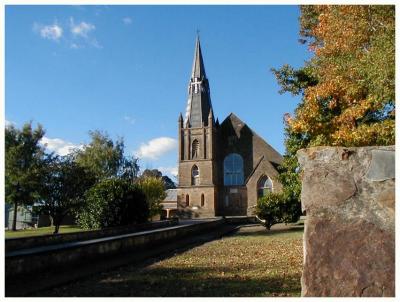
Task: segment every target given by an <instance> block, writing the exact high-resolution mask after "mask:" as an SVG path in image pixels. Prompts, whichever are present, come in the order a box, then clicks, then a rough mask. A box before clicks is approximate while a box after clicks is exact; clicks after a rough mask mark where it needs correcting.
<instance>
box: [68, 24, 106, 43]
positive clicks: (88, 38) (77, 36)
mask: <svg viewBox="0 0 400 302" xmlns="http://www.w3.org/2000/svg"><path fill="white" fill-rule="evenodd" d="M69 26H70V32H71V35H72V39H73V42H72V43H70V47H71V48H73V49H78V48H83V47H84V45H85V44H86V45H91V46H93V47H96V48H102V46H101V45H100V43H99V42H98V41H97V40H96V38H95V37H93V35H92V32H93V31H94V30H95V29H96V26H94V24H91V23H88V22H84V21H82V22H80V23H75V21H74V18H72V17H70V18H69ZM76 40H78V41H79V43H77V42H76Z"/></svg>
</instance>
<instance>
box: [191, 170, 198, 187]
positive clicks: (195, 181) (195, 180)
mask: <svg viewBox="0 0 400 302" xmlns="http://www.w3.org/2000/svg"><path fill="white" fill-rule="evenodd" d="M199 184H200V172H199V168H198V167H197V166H196V165H194V166H193V168H192V186H198V185H199Z"/></svg>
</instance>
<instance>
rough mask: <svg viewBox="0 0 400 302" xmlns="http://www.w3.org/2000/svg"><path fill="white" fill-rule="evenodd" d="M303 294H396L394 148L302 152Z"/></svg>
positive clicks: (300, 152)
mask: <svg viewBox="0 0 400 302" xmlns="http://www.w3.org/2000/svg"><path fill="white" fill-rule="evenodd" d="M298 159H299V162H300V165H301V168H302V193H301V202H302V208H303V210H305V211H306V213H307V219H306V222H305V231H304V270H303V276H302V296H332V297H335V296H336V297H337V296H375V297H382V296H383V297H385V296H394V295H395V148H394V146H388V147H362V148H341V147H317V148H310V149H304V150H300V151H299V152H298Z"/></svg>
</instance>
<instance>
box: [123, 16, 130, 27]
mask: <svg viewBox="0 0 400 302" xmlns="http://www.w3.org/2000/svg"><path fill="white" fill-rule="evenodd" d="M122 22H123V23H124V24H125V25H129V24H132V18H129V17H125V18H122Z"/></svg>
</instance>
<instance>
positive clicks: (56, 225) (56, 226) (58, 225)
mask: <svg viewBox="0 0 400 302" xmlns="http://www.w3.org/2000/svg"><path fill="white" fill-rule="evenodd" d="M59 230H60V224H59V223H56V224H55V225H54V233H53V234H58V231H59Z"/></svg>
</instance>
